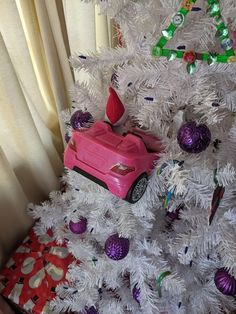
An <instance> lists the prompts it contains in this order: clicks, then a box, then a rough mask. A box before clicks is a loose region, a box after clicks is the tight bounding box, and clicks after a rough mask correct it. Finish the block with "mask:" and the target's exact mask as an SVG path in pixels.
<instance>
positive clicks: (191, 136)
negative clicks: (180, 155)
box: [177, 121, 211, 154]
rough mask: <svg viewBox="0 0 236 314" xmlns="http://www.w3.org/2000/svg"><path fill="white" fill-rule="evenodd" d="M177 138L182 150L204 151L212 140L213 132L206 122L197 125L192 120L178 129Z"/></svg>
mask: <svg viewBox="0 0 236 314" xmlns="http://www.w3.org/2000/svg"><path fill="white" fill-rule="evenodd" d="M177 140H178V143H179V146H180V148H181V149H182V150H184V151H185V152H187V153H192V154H198V153H201V152H203V151H204V150H205V149H206V148H207V147H208V146H209V144H210V142H211V132H210V130H209V128H208V127H207V126H206V125H205V124H199V125H197V123H196V122H194V121H191V122H187V123H185V124H183V125H182V126H181V128H180V129H179V131H178V135H177Z"/></svg>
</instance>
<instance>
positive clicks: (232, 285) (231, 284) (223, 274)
mask: <svg viewBox="0 0 236 314" xmlns="http://www.w3.org/2000/svg"><path fill="white" fill-rule="evenodd" d="M214 281H215V285H216V288H217V289H218V290H219V291H220V292H221V293H223V294H224V295H231V296H234V295H236V279H235V278H234V277H233V276H231V275H230V274H229V272H228V271H227V270H226V269H225V268H220V269H218V270H217V272H216V273H215V278H214Z"/></svg>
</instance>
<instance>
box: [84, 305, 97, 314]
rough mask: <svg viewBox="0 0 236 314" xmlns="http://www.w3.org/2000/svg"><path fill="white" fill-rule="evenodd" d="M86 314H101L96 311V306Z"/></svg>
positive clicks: (87, 310)
mask: <svg viewBox="0 0 236 314" xmlns="http://www.w3.org/2000/svg"><path fill="white" fill-rule="evenodd" d="M85 314H99V313H98V311H97V310H96V309H95V307H94V306H91V307H90V308H88V309H86V310H85Z"/></svg>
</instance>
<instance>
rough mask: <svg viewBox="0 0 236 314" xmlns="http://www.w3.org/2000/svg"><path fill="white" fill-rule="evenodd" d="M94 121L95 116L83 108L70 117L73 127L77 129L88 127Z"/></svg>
mask: <svg viewBox="0 0 236 314" xmlns="http://www.w3.org/2000/svg"><path fill="white" fill-rule="evenodd" d="M92 123H93V116H92V115H91V113H90V112H88V111H85V112H83V111H82V110H77V111H75V112H74V113H73V114H72V116H71V118H70V124H71V127H72V128H73V129H74V130H76V131H78V130H79V129H81V128H87V127H89V126H90V124H92Z"/></svg>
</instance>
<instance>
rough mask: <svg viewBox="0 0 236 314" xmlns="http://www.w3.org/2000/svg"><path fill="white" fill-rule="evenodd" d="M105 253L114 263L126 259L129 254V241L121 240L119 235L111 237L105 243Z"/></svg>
mask: <svg viewBox="0 0 236 314" xmlns="http://www.w3.org/2000/svg"><path fill="white" fill-rule="evenodd" d="M105 253H106V255H107V256H108V257H109V258H110V259H112V260H114V261H119V260H121V259H123V258H125V257H126V255H127V254H128V253H129V239H126V238H119V235H118V234H113V235H111V236H110V237H109V238H108V239H107V240H106V242H105Z"/></svg>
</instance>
